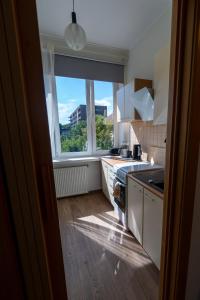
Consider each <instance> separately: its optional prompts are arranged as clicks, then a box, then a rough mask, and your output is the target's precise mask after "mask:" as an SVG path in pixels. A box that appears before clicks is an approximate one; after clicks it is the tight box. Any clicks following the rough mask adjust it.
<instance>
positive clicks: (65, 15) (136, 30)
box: [36, 0, 170, 49]
mask: <svg viewBox="0 0 200 300" xmlns="http://www.w3.org/2000/svg"><path fill="white" fill-rule="evenodd" d="M36 2H37V10H38V21H39V29H40V32H41V33H43V34H48V35H54V36H55V35H57V36H60V37H63V33H64V29H65V27H66V25H67V24H68V23H70V22H71V11H72V0H36ZM169 4H170V0H75V11H76V13H77V21H78V23H79V24H80V25H81V26H82V27H83V28H84V29H85V31H86V34H87V40H88V42H90V43H95V44H100V45H104V46H111V47H117V48H121V49H131V48H133V46H134V45H135V43H136V42H137V41H138V39H139V38H140V36H141V35H142V34H143V33H144V32H145V31H147V30H148V27H149V26H151V24H153V23H154V22H155V21H156V20H157V19H158V18H159V17H160V16H161V15H162V14H163V13H164V12H165V10H166V9H167V7H168V6H169Z"/></svg>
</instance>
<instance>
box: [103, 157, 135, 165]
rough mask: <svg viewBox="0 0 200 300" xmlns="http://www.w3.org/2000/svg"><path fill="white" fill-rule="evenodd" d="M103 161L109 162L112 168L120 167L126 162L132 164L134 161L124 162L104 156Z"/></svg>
mask: <svg viewBox="0 0 200 300" xmlns="http://www.w3.org/2000/svg"><path fill="white" fill-rule="evenodd" d="M101 160H103V161H105V162H107V163H108V164H109V165H110V166H115V165H118V164H124V163H126V162H131V161H133V160H126V159H124V160H122V159H117V157H116V158H111V157H106V156H102V157H101Z"/></svg>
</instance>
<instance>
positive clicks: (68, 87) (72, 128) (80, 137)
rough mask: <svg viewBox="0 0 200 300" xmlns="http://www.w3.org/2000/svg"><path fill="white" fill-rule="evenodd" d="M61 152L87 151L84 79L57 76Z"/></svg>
mask: <svg viewBox="0 0 200 300" xmlns="http://www.w3.org/2000/svg"><path fill="white" fill-rule="evenodd" d="M56 89H57V100H58V119H59V130H60V143H61V147H60V148H61V152H62V153H63V152H64V153H67V152H87V151H88V142H87V141H88V133H87V100H86V82H85V80H84V79H76V78H69V77H60V76H56Z"/></svg>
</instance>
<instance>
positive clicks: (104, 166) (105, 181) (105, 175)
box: [101, 161, 109, 199]
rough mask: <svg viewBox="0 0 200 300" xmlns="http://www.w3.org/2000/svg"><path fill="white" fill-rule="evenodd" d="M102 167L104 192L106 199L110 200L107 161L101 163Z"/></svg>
mask: <svg viewBox="0 0 200 300" xmlns="http://www.w3.org/2000/svg"><path fill="white" fill-rule="evenodd" d="M101 166H102V175H101V176H102V190H103V193H104V195H105V196H106V198H108V199H109V192H108V164H107V163H106V162H105V161H102V162H101Z"/></svg>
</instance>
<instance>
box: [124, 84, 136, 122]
mask: <svg viewBox="0 0 200 300" xmlns="http://www.w3.org/2000/svg"><path fill="white" fill-rule="evenodd" d="M124 94H125V105H124V121H132V120H134V117H135V115H134V98H133V95H134V93H133V86H132V83H128V84H127V85H125V87H124Z"/></svg>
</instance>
